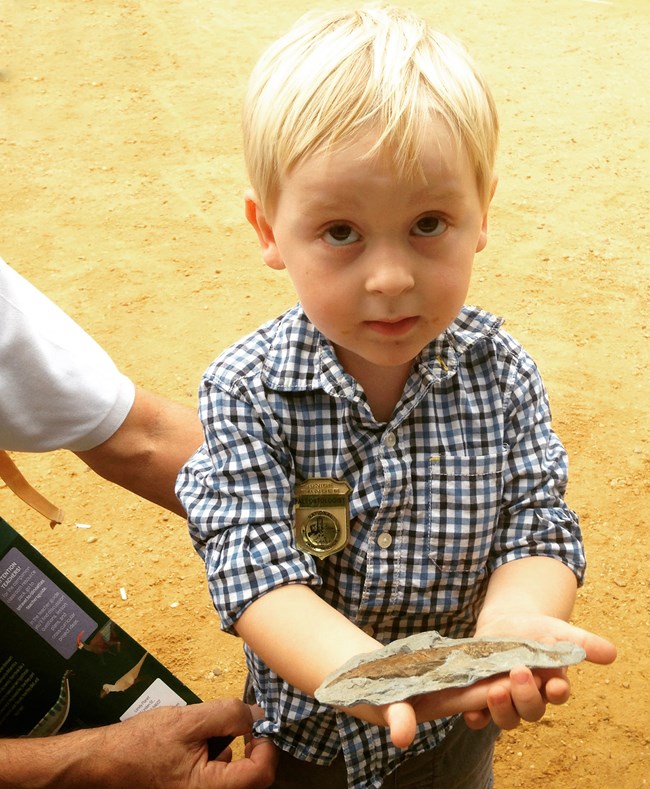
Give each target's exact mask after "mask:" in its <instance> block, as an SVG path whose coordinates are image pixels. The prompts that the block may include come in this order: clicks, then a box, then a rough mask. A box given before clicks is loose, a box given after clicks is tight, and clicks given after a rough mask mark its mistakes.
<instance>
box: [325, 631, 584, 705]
mask: <svg viewBox="0 0 650 789" xmlns="http://www.w3.org/2000/svg"><path fill="white" fill-rule="evenodd" d="M584 658H585V651H584V649H582V647H579V646H578V645H577V644H573V643H571V642H568V641H559V642H557V643H555V644H542V643H539V642H537V641H517V640H513V639H507V638H445V637H444V636H441V635H440V634H439V633H436V632H435V631H431V632H427V633H417V634H416V635H413V636H409V637H408V638H401V639H398V640H397V641H393V642H391V643H390V644H388V645H387V646H385V647H382V648H381V649H378V650H376V651H375V652H367V653H365V654H363V655H357V656H355V657H353V658H351V659H350V660H348V661H347V662H346V663H344V664H343V665H342V666H341V667H340V668H338V669H337V670H336V671H334V672H332V673H331V674H330V675H329V676H327V677H326V678H325V680H324V681H323V683H322V685H321V686H320V687H319V688H318V689H317V691H316V694H315V695H316V698H317V699H318V701H320V702H321V703H322V704H329V705H331V706H335V707H351V706H354V705H355V704H362V703H366V704H388V703H391V702H394V701H403V700H404V699H407V698H409V696H415V695H418V694H420V693H430V692H432V691H436V690H444V689H446V688H455V687H465V686H467V685H472V684H473V683H474V682H478V681H479V680H481V679H486V678H487V677H492V676H495V675H497V674H503V673H506V672H508V671H510V670H511V669H513V668H515V667H517V666H528V667H529V668H560V667H562V666H570V665H573V664H575V663H580V661H582V660H584Z"/></svg>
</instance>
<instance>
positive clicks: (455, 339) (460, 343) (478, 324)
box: [262, 304, 503, 396]
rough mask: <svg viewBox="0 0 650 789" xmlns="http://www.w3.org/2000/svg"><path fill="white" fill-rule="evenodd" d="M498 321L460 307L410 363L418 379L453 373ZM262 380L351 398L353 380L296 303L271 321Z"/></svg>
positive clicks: (281, 389)
mask: <svg viewBox="0 0 650 789" xmlns="http://www.w3.org/2000/svg"><path fill="white" fill-rule="evenodd" d="M502 323H503V319H502V318H498V317H496V316H494V315H491V314H489V313H487V312H485V311H484V310H481V309H479V308H478V307H469V306H465V307H463V308H462V310H461V311H460V313H459V314H458V316H457V317H456V319H455V320H454V321H453V322H452V324H451V325H450V326H449V327H448V328H447V329H446V330H445V331H444V332H443V333H442V334H440V335H439V336H438V337H436V339H435V340H434V341H433V342H431V343H430V344H429V345H427V346H426V348H424V349H423V350H422V351H421V353H420V355H419V357H418V359H417V362H416V369H417V371H418V373H419V375H421V376H423V377H425V378H428V379H430V380H432V381H442V380H445V379H447V378H451V377H452V376H453V375H455V373H456V370H457V368H458V363H459V360H460V358H461V357H462V356H463V355H464V354H465V353H467V352H468V351H469V350H470V349H471V348H472V347H473V346H474V345H476V343H477V342H479V341H481V340H483V339H485V338H487V337H490V336H491V335H493V334H494V333H495V332H496V331H497V330H498V329H499V327H500V326H501V325H502ZM262 380H263V382H264V383H265V385H266V386H268V387H269V388H270V389H272V390H275V391H279V392H304V391H313V390H316V389H323V390H324V391H326V392H330V393H331V394H339V395H343V396H352V395H353V394H354V392H355V390H356V382H355V381H354V379H353V378H352V377H351V376H349V375H348V374H347V373H346V372H345V370H344V369H343V368H342V367H341V364H340V362H339V361H338V359H337V358H336V354H335V353H334V349H333V348H332V345H331V343H330V342H329V340H327V338H326V337H324V336H323V335H322V334H321V333H320V332H319V331H318V329H317V328H316V327H315V326H314V325H313V324H312V323H311V321H310V320H309V318H308V317H307V316H306V315H305V313H304V310H303V309H302V307H301V305H300V304H297V305H296V306H295V307H292V308H291V309H290V310H288V311H287V312H285V313H284V314H283V315H281V316H280V318H279V319H278V321H277V322H276V326H275V332H274V336H273V337H272V340H271V343H270V346H269V351H268V355H267V358H266V360H265V363H264V368H263V370H262Z"/></svg>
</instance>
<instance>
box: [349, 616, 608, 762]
mask: <svg viewBox="0 0 650 789" xmlns="http://www.w3.org/2000/svg"><path fill="white" fill-rule="evenodd" d="M476 635H477V636H491V637H509V638H521V639H532V640H535V641H541V642H543V643H555V642H556V641H573V642H574V643H576V644H579V645H580V646H581V647H582V648H583V649H584V650H585V652H586V653H587V654H586V659H587V660H588V661H590V662H591V663H599V664H602V665H605V664H608V663H612V662H613V661H614V660H615V659H616V647H615V646H614V645H613V644H612V643H611V642H610V641H607V639H604V638H601V637H600V636H597V635H595V634H594V633H590V632H588V631H587V630H582V629H581V628H578V627H574V626H573V625H570V624H568V623H567V622H565V621H564V620H562V619H556V618H555V617H550V616H544V615H538V616H531V615H522V616H521V617H517V616H514V617H513V616H512V615H509V616H508V617H504V618H503V619H502V620H499V621H497V620H492V621H491V623H490V625H489V626H488V625H487V624H485V625H484V626H483V627H482V628H481V630H480V631H477V632H476ZM570 690H571V689H570V684H569V680H568V675H567V670H566V669H536V670H531V669H529V668H526V667H525V666H521V667H519V668H514V669H513V670H512V671H511V672H510V674H508V675H500V676H498V677H493V678H491V679H485V680H482V681H480V682H477V683H475V684H473V685H471V686H469V687H466V688H450V689H448V690H443V691H438V692H435V693H428V694H426V695H422V696H416V697H413V698H411V699H409V700H408V701H404V702H399V703H395V704H388V705H385V706H383V707H378V708H375V709H376V710H377V711H379V712H380V714H381V718H382V722H383V723H384V725H386V726H388V727H389V728H390V733H391V739H392V741H393V743H394V744H395V745H397V746H398V747H399V748H406V747H408V746H409V745H410V744H411V742H412V741H413V738H414V737H415V729H416V724H417V723H420V722H422V721H428V720H435V719H436V718H442V717H444V716H447V715H455V714H457V713H463V714H464V717H465V722H466V724H467V725H468V726H469V727H470V728H473V729H481V728H483V727H484V726H486V725H487V724H488V723H489V722H490V720H493V721H494V723H495V724H496V725H497V726H499V728H501V729H514V728H516V727H517V726H518V725H519V724H520V722H521V721H522V720H525V721H537V720H539V719H540V718H542V717H543V716H544V714H545V712H546V706H547V704H564V703H565V702H566V701H567V700H568V698H569V696H570ZM360 717H364V718H365V719H366V720H368V719H369V718H368V716H367V715H363V714H362V715H360ZM375 722H377V721H375Z"/></svg>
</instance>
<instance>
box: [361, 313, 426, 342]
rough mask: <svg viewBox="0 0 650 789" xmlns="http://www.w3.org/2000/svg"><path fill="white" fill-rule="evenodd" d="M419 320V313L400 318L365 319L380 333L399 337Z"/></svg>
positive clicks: (369, 326) (370, 326) (368, 324)
mask: <svg viewBox="0 0 650 789" xmlns="http://www.w3.org/2000/svg"><path fill="white" fill-rule="evenodd" d="M417 320H418V318H417V315H412V316H411V317H409V318H399V319H398V320H385V321H365V325H366V326H367V327H368V328H369V329H372V330H373V331H376V332H377V333H378V334H384V335H386V336H387V337H399V336H401V335H402V334H406V333H407V332H408V331H410V330H411V329H412V328H413V326H415V324H416V323H417Z"/></svg>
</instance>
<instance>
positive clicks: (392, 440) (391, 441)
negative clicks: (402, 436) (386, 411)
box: [384, 433, 397, 449]
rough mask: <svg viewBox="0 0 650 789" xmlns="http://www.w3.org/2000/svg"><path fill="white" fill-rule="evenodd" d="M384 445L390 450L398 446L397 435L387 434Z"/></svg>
mask: <svg viewBox="0 0 650 789" xmlns="http://www.w3.org/2000/svg"><path fill="white" fill-rule="evenodd" d="M384 443H385V444H386V446H387V447H388V449H392V448H393V447H394V446H395V444H397V436H396V435H395V433H386V436H385V438H384Z"/></svg>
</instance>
